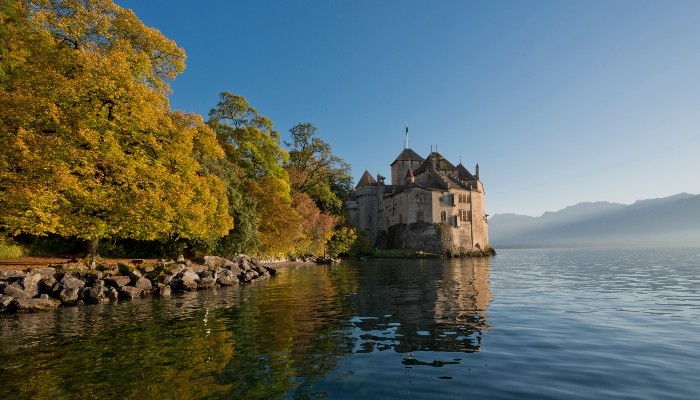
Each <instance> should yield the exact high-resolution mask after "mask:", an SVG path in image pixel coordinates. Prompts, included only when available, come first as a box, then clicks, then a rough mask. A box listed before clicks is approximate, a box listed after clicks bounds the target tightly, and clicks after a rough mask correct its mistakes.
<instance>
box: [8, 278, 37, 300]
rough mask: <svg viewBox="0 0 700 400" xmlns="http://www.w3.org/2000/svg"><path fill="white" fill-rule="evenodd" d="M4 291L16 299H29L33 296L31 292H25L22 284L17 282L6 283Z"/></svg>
mask: <svg viewBox="0 0 700 400" xmlns="http://www.w3.org/2000/svg"><path fill="white" fill-rule="evenodd" d="M2 292H3V294H5V295H7V296H12V297H13V298H15V299H29V298H32V297H33V296H32V295H31V294H30V293H28V292H25V291H24V289H23V288H22V286H21V285H20V284H19V283H17V282H13V283H11V284H9V285H6V286H5V287H4V288H3V290H2Z"/></svg>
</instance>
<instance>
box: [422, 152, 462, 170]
mask: <svg viewBox="0 0 700 400" xmlns="http://www.w3.org/2000/svg"><path fill="white" fill-rule="evenodd" d="M433 163H435V169H437V170H438V171H457V167H455V166H454V165H452V163H450V162H449V161H447V159H446V158H445V157H443V156H442V155H440V153H438V152H437V151H434V152H432V153H430V155H429V156H428V158H426V159H425V160H424V161H423V163H422V164H421V165H419V166H418V168H416V170H415V171H413V173H414V174H415V175H418V174H420V173H422V172H425V171H427V170H428V169H429V168H431V165H432V164H433Z"/></svg>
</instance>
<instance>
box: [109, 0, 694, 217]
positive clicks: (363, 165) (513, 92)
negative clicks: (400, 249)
mask: <svg viewBox="0 0 700 400" xmlns="http://www.w3.org/2000/svg"><path fill="white" fill-rule="evenodd" d="M116 3H117V4H119V5H120V6H122V7H125V8H130V9H132V10H134V12H135V13H136V15H137V16H138V17H139V18H140V19H141V20H142V21H143V22H144V23H145V24H146V25H148V26H152V27H155V28H157V29H159V30H160V31H161V32H163V33H164V34H165V35H166V36H167V37H169V38H171V39H173V40H175V41H176V42H177V43H178V45H180V46H181V47H183V48H184V49H185V51H186V53H187V56H188V59H187V69H186V70H185V72H184V73H183V74H182V75H180V76H179V77H178V78H177V79H176V80H175V81H174V82H173V84H172V89H173V94H172V95H171V96H170V101H171V106H172V107H173V108H175V109H181V110H186V111H193V112H196V113H200V114H202V115H204V116H205V117H206V115H207V114H208V112H209V110H210V109H211V108H212V107H213V106H214V105H215V104H216V102H217V100H218V95H219V93H220V92H223V91H230V92H234V93H236V94H240V95H243V96H245V97H246V98H247V99H248V101H249V102H250V103H251V104H252V105H253V107H255V108H256V109H257V110H258V111H259V112H260V113H261V114H263V115H265V116H267V117H269V118H270V119H272V120H273V121H274V122H275V127H276V129H277V130H278V131H279V132H280V133H281V134H282V136H283V138H285V137H287V136H288V130H289V128H291V127H292V126H293V125H295V124H296V123H298V122H311V123H313V124H314V125H316V126H317V127H318V129H319V136H320V137H321V138H323V139H324V140H325V141H327V142H328V143H330V144H331V146H332V148H333V150H334V153H336V154H337V155H339V156H340V157H342V158H344V159H345V160H346V161H348V162H349V163H350V164H351V165H352V169H353V174H354V176H355V178H356V180H357V179H358V178H359V177H360V175H361V174H362V172H364V170H365V169H367V170H369V171H370V172H371V173H372V174H373V175H376V174H377V173H381V174H382V175H385V176H389V164H390V163H391V162H392V161H393V160H394V159H395V158H396V156H397V155H398V154H399V153H400V152H401V150H402V149H403V146H404V133H405V124H406V123H408V125H409V139H410V146H411V148H412V149H413V150H415V151H416V152H418V153H419V154H421V155H423V156H424V157H425V156H427V154H428V153H429V152H430V149H431V146H433V147H434V148H435V147H437V150H438V151H439V152H440V153H441V154H442V155H443V156H445V157H446V158H448V159H449V160H451V161H453V162H454V163H455V164H456V163H458V162H459V161H460V158H461V160H462V162H463V164H465V165H466V166H467V167H468V168H469V169H470V170H471V171H472V172H474V165H475V164H476V163H477V162H478V163H479V165H480V173H481V180H482V181H483V183H484V185H485V187H486V199H487V203H486V206H487V212H488V213H489V214H491V215H494V214H498V213H505V212H515V213H519V214H527V215H533V216H537V215H540V214H542V213H543V212H544V211H556V210H559V209H561V208H564V207H566V206H569V205H573V204H576V203H578V202H583V201H613V202H620V203H631V202H633V201H635V200H637V199H645V198H655V197H665V196H668V195H672V194H676V193H679V192H689V193H700V23H698V21H700V2H699V1H644V0H635V1H622V0H615V1H541V0H539V1H464V0H460V1H447V0H441V1H437V2H427V1H412V0H403V1H389V0H383V1H364V0H359V1H340V0H315V1H253V0H251V1H228V0H226V1H224V0H221V1H194V0H148V1H143V0H116Z"/></svg>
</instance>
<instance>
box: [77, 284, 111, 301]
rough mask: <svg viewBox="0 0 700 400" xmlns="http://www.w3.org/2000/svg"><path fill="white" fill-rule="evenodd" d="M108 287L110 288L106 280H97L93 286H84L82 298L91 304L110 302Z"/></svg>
mask: <svg viewBox="0 0 700 400" xmlns="http://www.w3.org/2000/svg"><path fill="white" fill-rule="evenodd" d="M108 289H110V288H109V287H107V286H106V285H105V283H104V281H97V282H95V284H94V285H93V286H89V287H84V288H83V290H82V291H81V292H80V298H81V299H82V300H83V301H84V302H86V303H90V304H104V303H109V301H110V299H109V297H108V296H107V290H108Z"/></svg>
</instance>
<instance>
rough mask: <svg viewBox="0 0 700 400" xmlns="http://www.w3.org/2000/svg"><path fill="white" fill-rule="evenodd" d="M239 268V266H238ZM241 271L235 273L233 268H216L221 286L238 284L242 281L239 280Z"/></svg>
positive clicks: (217, 280) (217, 279)
mask: <svg viewBox="0 0 700 400" xmlns="http://www.w3.org/2000/svg"><path fill="white" fill-rule="evenodd" d="M236 269H238V267H236ZM239 274H240V272H238V273H236V274H234V273H233V272H231V270H229V269H226V268H218V269H217V270H216V276H217V278H216V282H217V283H218V284H219V285H221V286H232V285H237V284H238V283H239V282H240V281H239V280H238V275H239Z"/></svg>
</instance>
